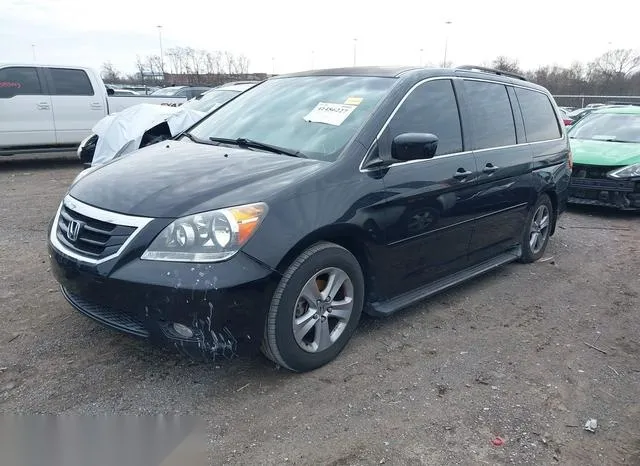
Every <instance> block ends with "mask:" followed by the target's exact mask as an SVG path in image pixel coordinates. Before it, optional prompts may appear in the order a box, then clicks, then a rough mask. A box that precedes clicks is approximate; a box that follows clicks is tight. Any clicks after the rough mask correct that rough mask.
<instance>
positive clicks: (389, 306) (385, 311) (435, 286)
mask: <svg viewBox="0 0 640 466" xmlns="http://www.w3.org/2000/svg"><path fill="white" fill-rule="evenodd" d="M521 254H522V251H521V249H520V247H517V248H513V249H511V250H509V251H507V252H505V253H502V254H500V255H499V256H496V257H494V258H492V259H489V260H487V261H484V262H481V263H480V264H477V265H474V266H473V267H470V268H468V269H465V270H461V271H460V272H456V273H454V274H453V275H449V276H448V277H444V278H441V279H439V280H436V281H435V282H432V283H429V284H428V285H425V286H422V287H420V288H418V289H416V290H412V291H408V292H406V293H404V294H401V295H399V296H396V297H395V298H392V299H389V300H387V301H382V302H376V303H371V304H370V305H369V308H368V309H367V311H366V312H367V314H369V315H372V316H377V317H382V316H388V315H391V314H393V313H394V312H397V311H399V310H401V309H404V308H406V307H409V306H411V305H412V304H415V303H417V302H419V301H422V300H423V299H425V298H428V297H430V296H433V295H434V294H436V293H440V292H441V291H444V290H446V289H448V288H451V287H453V286H456V285H458V284H460V283H462V282H466V281H467V280H470V279H471V278H474V277H477V276H478V275H482V274H484V273H487V272H489V271H490V270H493V269H495V268H498V267H500V266H502V265H505V264H508V263H509V262H513V261H515V260H518V258H520V255H521Z"/></svg>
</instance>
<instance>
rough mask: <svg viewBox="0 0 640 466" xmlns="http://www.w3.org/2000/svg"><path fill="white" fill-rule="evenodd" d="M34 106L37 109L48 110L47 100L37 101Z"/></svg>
mask: <svg viewBox="0 0 640 466" xmlns="http://www.w3.org/2000/svg"><path fill="white" fill-rule="evenodd" d="M36 106H37V107H38V110H49V104H48V103H47V102H39V103H38V104H37V105H36Z"/></svg>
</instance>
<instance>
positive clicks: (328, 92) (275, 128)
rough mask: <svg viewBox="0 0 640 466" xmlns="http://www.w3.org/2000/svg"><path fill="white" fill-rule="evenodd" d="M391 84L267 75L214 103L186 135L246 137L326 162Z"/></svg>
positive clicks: (382, 80)
mask: <svg viewBox="0 0 640 466" xmlns="http://www.w3.org/2000/svg"><path fill="white" fill-rule="evenodd" d="M395 82H396V79H395V78H381V77H365V76H300V77H283V78H272V79H270V80H268V81H266V82H264V83H262V84H260V85H259V86H256V87H254V88H251V89H249V90H248V91H246V92H244V93H242V94H241V95H239V96H237V97H236V98H235V99H233V100H232V101H230V102H229V103H227V104H226V105H225V106H223V107H220V108H219V109H218V110H216V111H215V112H214V113H212V114H211V115H209V116H208V117H206V118H205V119H204V120H202V121H201V122H200V123H198V124H197V125H196V126H195V127H194V128H193V129H192V130H191V131H190V134H191V135H193V136H194V137H196V138H198V139H200V140H202V141H207V140H208V139H209V138H224V139H234V140H235V139H238V138H246V139H251V140H254V141H259V142H261V143H266V144H270V145H274V146H278V147H281V148H286V149H289V150H290V151H294V152H300V153H301V154H303V155H305V156H306V157H309V158H314V159H317V160H325V161H330V162H331V161H334V160H336V159H337V157H338V156H339V154H340V152H341V151H342V149H343V148H344V147H345V146H346V144H347V143H348V142H349V140H350V139H351V138H352V137H353V136H354V135H355V134H356V133H357V131H358V130H359V129H360V127H361V126H362V125H363V124H364V123H365V122H366V121H367V120H368V118H369V116H370V115H371V113H372V112H373V110H374V108H375V107H376V105H377V104H378V102H380V100H381V99H382V98H383V97H384V96H385V95H386V94H387V93H388V92H389V90H390V89H391V87H392V86H393V85H394V84H395Z"/></svg>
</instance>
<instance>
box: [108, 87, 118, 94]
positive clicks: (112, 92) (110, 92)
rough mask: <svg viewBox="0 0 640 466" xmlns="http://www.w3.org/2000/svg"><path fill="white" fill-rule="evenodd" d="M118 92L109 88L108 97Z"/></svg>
mask: <svg viewBox="0 0 640 466" xmlns="http://www.w3.org/2000/svg"><path fill="white" fill-rule="evenodd" d="M115 93H116V91H115V90H114V89H112V88H110V87H107V95H114V94H115Z"/></svg>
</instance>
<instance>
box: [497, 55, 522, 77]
mask: <svg viewBox="0 0 640 466" xmlns="http://www.w3.org/2000/svg"><path fill="white" fill-rule="evenodd" d="M491 67H492V68H495V69H496V70H501V71H506V72H508V73H522V70H521V69H520V66H519V64H518V60H517V59H515V58H509V57H505V56H503V55H500V56H499V57H496V58H495V59H494V60H493V62H491Z"/></svg>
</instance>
